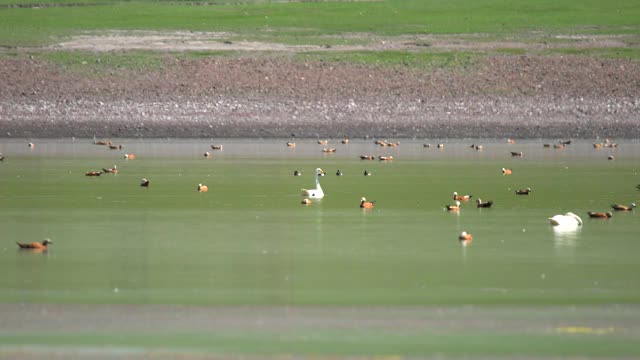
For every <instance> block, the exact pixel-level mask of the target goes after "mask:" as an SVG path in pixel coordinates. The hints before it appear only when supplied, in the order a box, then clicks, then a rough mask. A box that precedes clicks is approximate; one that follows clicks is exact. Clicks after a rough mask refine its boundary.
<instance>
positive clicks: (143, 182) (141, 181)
mask: <svg viewBox="0 0 640 360" xmlns="http://www.w3.org/2000/svg"><path fill="white" fill-rule="evenodd" d="M140 186H142V187H149V180H147V179H144V178H143V179H142V180H140Z"/></svg>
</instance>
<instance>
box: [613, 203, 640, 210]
mask: <svg viewBox="0 0 640 360" xmlns="http://www.w3.org/2000/svg"><path fill="white" fill-rule="evenodd" d="M634 207H636V204H635V203H631V205H629V206H627V205H619V204H613V205H611V208H613V210H616V211H631V210H633V208H634Z"/></svg>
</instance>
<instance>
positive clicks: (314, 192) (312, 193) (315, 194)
mask: <svg viewBox="0 0 640 360" xmlns="http://www.w3.org/2000/svg"><path fill="white" fill-rule="evenodd" d="M318 176H324V170H322V169H320V168H317V169H316V176H315V178H316V188H315V189H302V196H306V197H308V198H312V199H322V198H323V197H324V191H322V187H321V186H320V180H319V179H318Z"/></svg>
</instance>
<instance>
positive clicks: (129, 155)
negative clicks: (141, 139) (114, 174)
mask: <svg viewBox="0 0 640 360" xmlns="http://www.w3.org/2000/svg"><path fill="white" fill-rule="evenodd" d="M124 158H125V159H127V160H133V159H135V158H136V156H135V155H134V154H124Z"/></svg>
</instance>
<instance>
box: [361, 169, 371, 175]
mask: <svg viewBox="0 0 640 360" xmlns="http://www.w3.org/2000/svg"><path fill="white" fill-rule="evenodd" d="M363 175H364V176H371V171H369V170H365V171H364V174H363Z"/></svg>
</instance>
